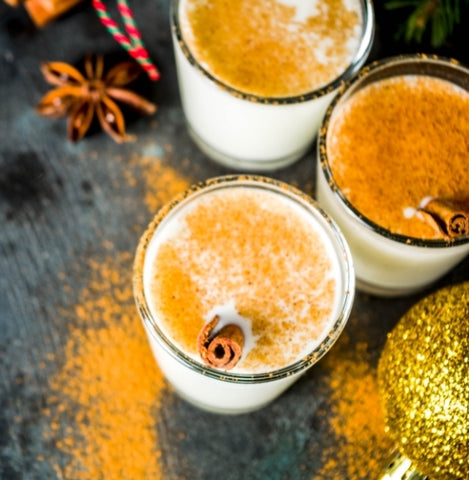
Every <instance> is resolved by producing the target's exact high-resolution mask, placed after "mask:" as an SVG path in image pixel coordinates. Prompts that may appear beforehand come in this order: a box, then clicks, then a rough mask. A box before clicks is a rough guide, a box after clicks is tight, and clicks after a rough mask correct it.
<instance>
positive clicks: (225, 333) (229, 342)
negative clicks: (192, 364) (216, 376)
mask: <svg viewBox="0 0 469 480" xmlns="http://www.w3.org/2000/svg"><path fill="white" fill-rule="evenodd" d="M219 321H220V317H219V316H218V315H216V316H215V317H214V318H213V320H211V321H210V322H208V323H207V324H206V325H205V326H204V328H203V329H202V330H201V332H200V334H199V337H198V339H197V348H198V351H199V354H200V356H201V358H202V360H203V361H204V363H206V364H207V365H209V366H211V367H214V368H222V369H224V370H230V369H232V368H233V367H234V366H235V365H236V364H237V363H238V362H239V360H240V358H241V356H242V354H243V346H244V334H243V331H242V330H241V328H240V327H239V326H238V325H235V324H228V325H225V326H223V327H222V328H221V329H220V330H218V331H217V330H216V327H217V325H218V322H219Z"/></svg>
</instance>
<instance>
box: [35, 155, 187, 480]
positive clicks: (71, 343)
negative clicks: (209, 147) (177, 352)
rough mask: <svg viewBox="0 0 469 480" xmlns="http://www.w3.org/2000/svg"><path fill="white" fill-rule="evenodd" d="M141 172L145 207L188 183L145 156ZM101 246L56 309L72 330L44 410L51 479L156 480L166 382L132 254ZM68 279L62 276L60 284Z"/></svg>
mask: <svg viewBox="0 0 469 480" xmlns="http://www.w3.org/2000/svg"><path fill="white" fill-rule="evenodd" d="M135 161H136V160H135ZM140 167H142V168H143V172H144V173H145V179H146V182H148V188H147V189H146V193H147V199H146V203H147V204H148V207H149V209H150V210H153V209H155V208H157V207H158V206H161V204H163V203H165V202H167V201H169V199H170V198H172V196H173V195H174V194H175V193H176V192H177V191H178V190H180V189H183V188H185V187H186V186H187V185H188V182H187V181H186V180H184V179H183V178H182V177H181V176H180V175H177V174H176V172H175V171H174V170H173V169H171V168H169V167H167V166H166V165H164V163H163V161H160V160H159V159H158V158H154V157H146V158H145V159H142V160H141V162H140ZM128 181H129V182H130V183H134V178H133V177H132V176H128ZM103 248H104V250H105V251H108V254H106V255H105V256H104V258H103V255H100V256H99V259H96V258H94V259H89V260H88V261H85V262H79V263H78V264H77V265H76V269H77V270H78V274H80V275H81V274H83V271H84V270H83V269H85V270H86V273H84V274H83V275H86V278H87V280H86V282H87V283H86V285H85V286H84V287H83V289H82V290H81V291H79V292H78V293H77V301H76V304H75V305H74V306H72V307H68V308H62V309H60V314H61V315H62V317H63V318H64V321H65V320H66V321H68V322H69V323H70V325H71V327H70V329H69V335H68V340H67V342H66V344H65V346H64V351H63V356H64V360H63V364H62V366H61V367H60V369H59V371H58V372H57V373H56V374H55V375H54V376H53V377H52V378H51V379H50V386H49V391H50V394H49V397H48V398H47V408H46V409H45V412H44V413H45V415H46V417H47V418H49V429H48V430H47V431H46V432H45V433H44V436H45V438H46V441H47V442H48V443H49V442H53V443H55V446H56V447H57V449H58V454H57V458H50V456H48V461H50V462H51V463H52V464H53V466H54V469H55V470H56V473H57V477H58V478H64V479H73V480H90V479H93V480H97V479H106V480H107V479H119V480H121V479H122V480H126V479H128V480H140V479H147V478H151V479H154V480H158V479H160V478H163V475H162V472H161V466H160V464H159V456H160V451H159V449H158V438H157V430H156V427H155V412H156V410H157V408H158V407H159V402H160V394H161V391H162V390H163V389H164V388H165V385H166V384H165V382H164V380H163V377H162V375H161V373H160V371H159V369H158V367H157V365H156V362H155V360H154V358H153V355H152V353H151V351H150V348H149V345H148V341H147V338H146V335H145V333H144V330H143V326H142V324H141V321H140V319H139V317H138V313H137V310H136V307H135V303H134V299H133V291H132V278H131V276H132V263H133V254H134V252H133V251H132V252H115V249H114V246H113V244H112V242H110V241H105V242H104V245H103ZM80 272H81V273H80ZM69 274H70V272H68V273H67V275H69ZM67 275H64V274H62V275H61V278H62V279H63V281H64V282H66V278H67ZM64 289H65V290H68V291H69V292H70V287H68V288H67V285H65V286H64ZM60 358H61V359H62V356H61V357H60ZM48 360H51V358H49V357H48ZM44 457H45V456H43V458H44ZM64 459H67V460H64Z"/></svg>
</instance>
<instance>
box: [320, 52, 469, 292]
mask: <svg viewBox="0 0 469 480" xmlns="http://www.w3.org/2000/svg"><path fill="white" fill-rule="evenodd" d="M401 76H425V77H431V78H436V79H442V80H445V81H447V82H450V83H451V84H453V86H454V87H455V88H456V89H462V91H465V92H469V70H468V69H467V68H465V67H464V66H462V65H461V64H459V63H458V62H456V61H454V60H451V59H445V58H439V57H436V56H429V55H402V56H398V57H392V58H387V59H383V60H380V61H377V62H374V63H372V64H371V65H369V66H367V67H365V68H364V69H362V70H361V72H360V73H359V74H358V75H357V76H356V78H354V79H352V80H351V81H350V82H348V83H347V84H346V85H344V87H343V88H342V89H341V91H340V92H339V94H338V95H337V97H336V98H335V99H334V101H333V102H332V103H331V105H330V107H329V109H328V111H327V113H326V115H325V118H324V121H323V124H322V127H321V130H320V133H319V137H318V149H317V189H316V190H317V198H318V202H319V204H320V205H321V206H322V207H323V208H324V209H325V210H326V211H327V212H328V213H329V214H330V215H331V217H332V218H333V219H334V220H335V221H336V222H337V224H338V225H339V227H340V229H341V231H342V232H343V234H344V236H345V238H346V239H347V242H348V244H349V246H350V249H351V251H352V256H353V259H354V265H355V270H356V277H357V288H359V289H360V290H363V291H366V292H369V293H372V294H377V295H383V296H397V295H403V294H410V293H412V292H414V291H417V290H420V289H422V288H424V287H425V286H427V285H429V284H430V283H432V282H434V281H435V280H437V279H438V278H439V277H441V276H442V275H443V274H445V273H446V272H448V271H449V270H450V269H451V268H452V267H453V266H455V265H456V264H457V263H458V262H459V261H461V260H462V259H463V258H464V257H465V256H466V255H467V254H468V253H469V236H468V235H461V236H458V237H452V238H442V239H422V238H414V237H411V236H408V235H403V234H398V233H393V232H391V231H390V230H388V229H387V228H384V227H382V226H380V225H378V224H376V223H375V222H373V221H372V220H370V219H369V218H367V217H366V216H365V215H364V214H363V213H362V212H360V211H359V210H358V209H357V208H356V207H355V206H354V205H353V204H352V203H351V202H350V201H349V200H348V198H347V196H346V193H345V192H344V191H343V190H341V188H340V187H339V186H338V184H337V182H336V179H335V178H334V174H333V171H332V169H331V165H330V163H329V158H328V148H330V147H329V145H330V144H331V142H340V141H341V140H342V139H343V137H341V138H338V136H337V137H335V136H332V135H331V134H330V129H331V122H333V121H334V119H339V118H343V113H341V112H343V111H344V110H343V108H344V105H346V103H347V101H348V100H349V99H351V98H353V96H354V95H355V94H356V93H358V92H360V91H361V90H362V89H363V88H364V87H367V86H370V85H374V84H375V82H379V81H381V80H387V79H393V78H399V77H401ZM409 78H410V77H409ZM396 101H397V99H396ZM409 108H412V105H409ZM356 121H357V122H359V121H360V120H356ZM448 133H450V132H448ZM381 134H382V135H392V133H389V132H388V130H387V128H385V127H383V129H382V131H381ZM404 134H405V133H404ZM362 141H364V142H368V143H369V144H370V145H373V138H371V135H367V136H366V138H364V139H363V140H362ZM426 141H428V142H431V141H432V139H431V138H428V139H426ZM350 148H351V149H353V148H354V146H353V145H350ZM376 156H377V158H381V159H382V162H383V164H382V169H383V171H384V170H386V168H388V167H387V165H386V162H387V161H392V160H388V158H387V157H384V152H377V153H376ZM468 165H469V163H468ZM369 180H370V182H373V181H374V180H372V179H371V177H369ZM408 182H409V184H408V185H406V188H412V184H411V182H412V180H411V179H409V181H408ZM388 188H390V189H391V188H395V181H391V182H390V183H389V185H388ZM466 200H467V199H466ZM382 201H383V202H386V192H384V193H383V196H382ZM415 207H417V206H415Z"/></svg>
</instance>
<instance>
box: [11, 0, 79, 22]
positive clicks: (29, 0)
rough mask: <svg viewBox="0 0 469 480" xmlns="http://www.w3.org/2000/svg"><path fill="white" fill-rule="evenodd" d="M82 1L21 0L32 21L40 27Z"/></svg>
mask: <svg viewBox="0 0 469 480" xmlns="http://www.w3.org/2000/svg"><path fill="white" fill-rule="evenodd" d="M81 1H82V0H21V2H19V3H23V4H24V7H25V8H26V10H27V11H28V14H29V16H30V17H31V20H32V21H33V22H34V23H35V24H36V26H38V27H44V26H45V25H47V24H48V23H50V22H51V21H52V20H55V19H56V18H57V17H59V16H60V15H62V14H64V13H65V12H66V11H67V10H70V9H71V8H72V7H74V6H75V5H77V4H78V3H80V2H81Z"/></svg>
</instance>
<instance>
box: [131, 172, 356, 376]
mask: <svg viewBox="0 0 469 480" xmlns="http://www.w3.org/2000/svg"><path fill="white" fill-rule="evenodd" d="M229 186H234V187H242V186H250V187H252V186H257V187H259V188H266V189H268V190H270V191H272V192H275V193H279V194H283V195H286V196H287V197H288V198H289V199H290V200H292V201H295V202H297V203H298V204H300V205H301V206H302V207H304V208H305V209H307V210H308V211H309V212H310V213H311V214H313V215H314V216H315V219H316V221H319V222H320V223H321V222H323V225H322V227H325V225H326V224H327V225H328V227H329V229H330V233H329V234H328V236H329V237H333V240H334V241H335V245H334V250H335V252H336V255H337V260H338V261H339V264H340V266H341V275H342V278H341V289H342V290H343V298H342V301H341V302H340V303H339V304H338V305H337V306H336V310H337V311H338V315H337V318H336V319H335V320H333V321H332V322H333V323H332V326H331V328H330V329H329V330H327V334H326V335H325V336H324V338H322V340H321V341H320V342H319V344H318V345H316V347H315V348H314V349H313V350H312V351H311V352H310V353H309V354H307V355H305V356H304V357H303V358H301V359H300V360H297V361H296V362H293V363H291V364H290V365H288V366H286V367H283V368H280V369H276V370H272V371H268V372H263V373H232V372H229V371H225V370H220V369H215V368H212V367H209V366H207V365H204V364H202V363H199V362H197V361H196V360H194V359H193V358H192V357H191V356H189V355H186V354H185V353H184V352H181V351H180V349H179V348H178V347H177V346H176V345H174V344H173V342H171V340H170V339H169V338H168V337H167V335H165V334H164V332H163V331H162V330H161V328H159V327H158V324H157V322H156V320H155V318H154V317H153V315H152V313H151V311H150V308H149V305H148V302H147V299H146V295H145V289H144V266H145V255H146V251H147V249H148V246H149V245H150V242H151V240H152V238H153V235H154V234H155V232H156V230H157V228H158V226H159V225H160V224H161V222H162V221H163V220H164V219H165V218H166V217H167V216H168V215H169V214H170V213H171V212H172V211H173V210H174V209H176V208H178V207H181V208H182V207H183V206H184V203H185V201H186V200H188V199H190V198H193V196H194V195H197V193H201V192H202V193H203V192H206V191H207V189H209V190H210V191H212V190H216V189H219V188H227V187H229ZM133 290H134V298H135V302H136V305H137V309H138V311H139V314H140V316H141V318H142V321H143V322H144V323H145V324H146V325H148V326H149V327H150V329H149V330H150V333H151V334H152V335H153V336H154V337H155V339H156V340H157V342H158V344H159V345H161V346H162V347H163V348H164V349H165V350H166V352H167V353H169V354H170V355H171V356H172V357H173V358H175V359H176V360H177V361H179V362H181V363H183V364H184V365H185V366H187V367H188V368H190V369H191V370H192V371H195V372H197V373H199V374H201V375H204V376H206V377H210V378H214V379H218V380H223V381H227V382H232V383H262V382H271V381H274V380H278V379H281V378H286V377H288V376H290V375H293V374H295V373H299V372H301V371H304V370H306V369H307V368H308V367H309V366H310V365H312V364H314V363H316V362H317V361H319V359H320V358H322V357H323V356H324V355H325V354H326V353H327V352H328V351H329V349H330V348H331V347H332V345H333V344H334V343H335V341H336V340H337V339H338V338H339V336H340V334H341V332H342V330H343V329H344V327H345V325H346V323H347V320H348V318H349V316H350V312H351V310H352V305H353V300H354V297H355V271H354V267H353V260H352V255H351V253H350V250H349V247H348V244H347V243H346V240H345V238H344V237H343V235H342V233H341V231H340V230H339V228H338V226H337V225H336V224H335V222H334V221H333V220H332V219H331V218H330V217H329V216H328V215H327V214H326V213H325V212H324V211H323V210H322V209H321V207H319V205H318V204H317V203H316V201H315V200H313V199H312V198H311V197H309V196H308V195H307V194H305V193H304V192H302V191H300V190H298V189H296V188H295V187H292V186H291V185H288V184H286V183H284V182H281V181H278V180H274V179H271V178H268V177H263V176H259V175H225V176H220V177H214V178H211V179H208V180H206V181H204V182H200V183H197V184H195V185H193V186H191V187H190V188H188V189H187V190H186V191H184V192H183V193H182V194H181V195H179V196H176V197H175V198H174V199H173V200H172V201H171V202H169V203H167V204H166V205H165V206H163V207H162V208H161V209H160V210H159V211H158V213H157V214H156V215H155V217H154V218H153V220H152V221H151V222H150V224H149V225H148V227H147V229H146V231H145V232H144V233H143V235H142V237H141V238H140V241H139V243H138V246H137V251H136V255H135V260H134V264H133ZM338 294H340V292H338Z"/></svg>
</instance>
